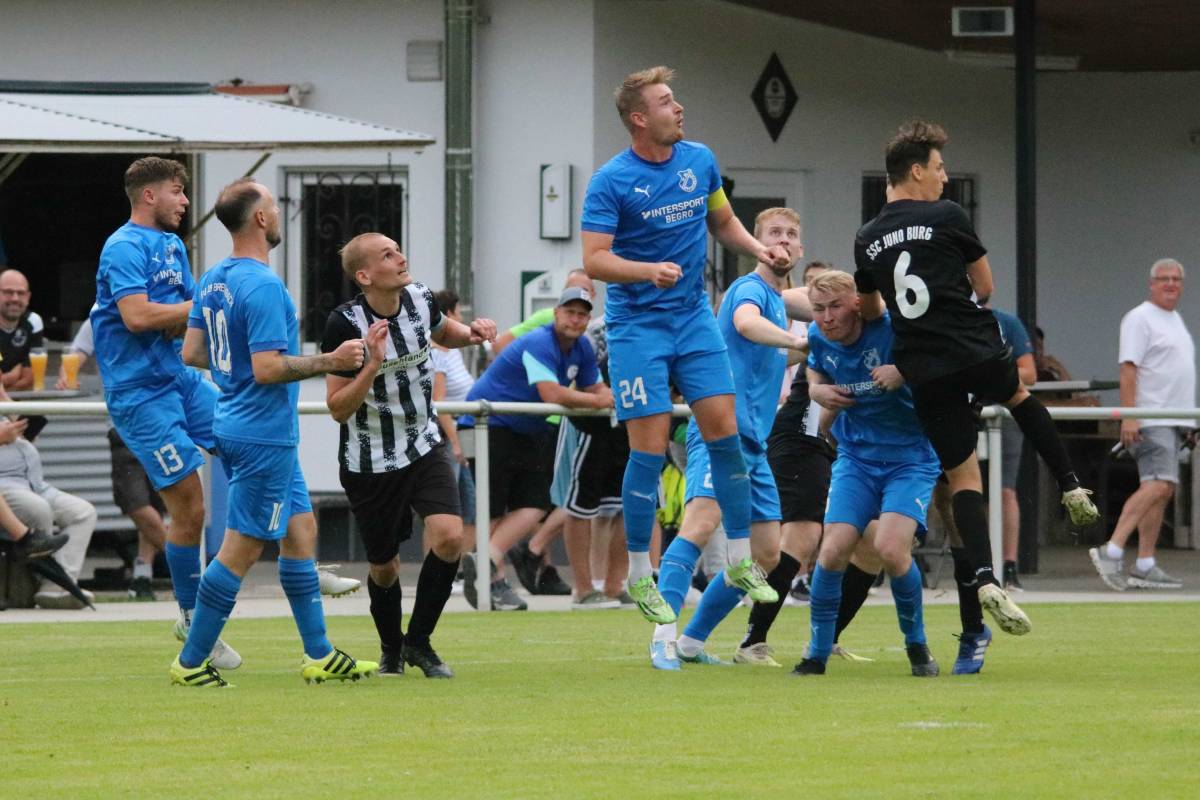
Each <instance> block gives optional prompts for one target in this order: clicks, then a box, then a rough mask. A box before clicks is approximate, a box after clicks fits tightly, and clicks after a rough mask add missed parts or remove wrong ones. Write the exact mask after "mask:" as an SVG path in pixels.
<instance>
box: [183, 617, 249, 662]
mask: <svg viewBox="0 0 1200 800" xmlns="http://www.w3.org/2000/svg"><path fill="white" fill-rule="evenodd" d="M191 626H192V618H191V615H190V614H188V613H187V612H186V611H185V612H183V613H181V614H180V615H179V619H177V620H176V621H175V638H176V639H178V640H179V641H181V642H186V641H187V637H188V630H189V629H190V628H191ZM208 660H209V661H210V662H212V665H213V666H214V667H216V668H217V669H237V668H238V667H240V666H241V665H242V657H241V655H239V654H238V651H237V650H234V649H233V648H232V647H230V646H229V645H227V644H225V640H224V639H217V643H216V644H214V645H213V649H212V652H211V653H209V654H208Z"/></svg>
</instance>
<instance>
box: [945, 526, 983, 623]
mask: <svg viewBox="0 0 1200 800" xmlns="http://www.w3.org/2000/svg"><path fill="white" fill-rule="evenodd" d="M950 554H951V555H952V556H953V557H954V582H955V584H957V585H958V616H959V619H960V620H961V621H962V629H963V633H983V608H982V607H981V606H980V605H979V581H978V580H977V579H976V578H975V570H974V569H973V568H972V567H971V560H970V559H969V558H967V551H966V550H964V549H963V548H961V547H951V548H950Z"/></svg>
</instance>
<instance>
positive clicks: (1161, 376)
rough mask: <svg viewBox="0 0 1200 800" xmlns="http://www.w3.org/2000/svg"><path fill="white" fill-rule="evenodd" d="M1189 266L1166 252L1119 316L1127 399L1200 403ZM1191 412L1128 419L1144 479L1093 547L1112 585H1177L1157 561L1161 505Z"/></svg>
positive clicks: (1142, 403) (1127, 436) (1143, 404)
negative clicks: (1140, 297)
mask: <svg viewBox="0 0 1200 800" xmlns="http://www.w3.org/2000/svg"><path fill="white" fill-rule="evenodd" d="M1183 274H1184V273H1183V265H1182V264H1180V263H1179V262H1178V261H1176V260H1175V259H1173V258H1162V259H1159V260H1158V261H1155V262H1154V266H1152V267H1151V268H1150V299H1149V300H1147V301H1145V302H1143V303H1142V304H1141V305H1139V306H1137V307H1136V308H1134V309H1133V310H1132V311H1130V312H1129V313H1128V314H1126V315H1125V316H1124V318H1122V320H1121V340H1120V349H1119V354H1118V360H1119V361H1120V364H1121V372H1120V377H1121V405H1122V406H1124V407H1126V408H1128V407H1131V406H1136V407H1138V408H1191V407H1192V406H1194V405H1195V403H1196V347H1195V343H1194V342H1193V341H1192V335H1191V334H1190V333H1189V332H1188V329H1187V326H1186V325H1185V324H1184V322H1183V317H1182V316H1180V314H1179V312H1178V311H1177V310H1176V308H1177V306H1178V305H1179V299H1180V297H1181V296H1182V295H1183ZM1195 427H1196V423H1195V421H1194V420H1190V419H1141V420H1139V419H1123V420H1121V445H1122V446H1123V447H1125V448H1126V449H1127V450H1129V452H1130V453H1131V454H1132V455H1133V457H1134V458H1135V459H1137V465H1138V477H1139V478H1140V480H1141V485H1140V486H1138V489H1137V491H1136V492H1134V493H1133V494H1132V495H1130V496H1129V499H1128V500H1126V501H1125V505H1124V506H1123V507H1122V508H1121V516H1120V517H1118V518H1117V525H1116V527H1115V528H1113V532H1112V536H1111V537H1110V538H1109V540H1108V542H1107V543H1105V544H1103V545H1101V546H1100V547H1093V548H1092V549H1090V550H1089V551H1088V555H1089V556H1091V559H1092V563H1093V564H1094V565H1095V567H1096V571H1097V572H1098V573H1100V578H1101V579H1102V580H1103V581H1104V582H1105V584H1107V585H1108V587H1109V588H1110V589H1115V590H1116V591H1118V592H1120V591H1124V590H1125V589H1126V588H1128V587H1135V588H1142V589H1179V588H1182V587H1183V583H1182V582H1181V581H1180V580H1179V579H1178V578H1173V577H1171V576H1170V575H1168V574H1167V573H1166V572H1164V571H1163V569H1162V568H1161V567H1159V566H1158V563H1157V562H1156V560H1155V555H1154V554H1155V549H1156V547H1157V544H1158V535H1159V532H1160V530H1161V528H1162V520H1163V512H1165V511H1166V508H1167V503H1168V502H1169V501H1170V500H1171V498H1172V497H1174V496H1175V486H1176V485H1177V484H1178V483H1179V448H1180V446H1181V445H1182V444H1183V442H1184V439H1185V438H1187V439H1188V440H1189V441H1191V440H1192V439H1194V437H1195ZM1134 530H1136V531H1137V532H1138V554H1137V560H1136V561H1135V562H1134V564H1133V566H1132V567H1130V569H1129V573H1128V574H1126V573H1125V565H1124V556H1125V543H1126V542H1127V541H1129V537H1130V535H1131V534H1132V533H1133V532H1134Z"/></svg>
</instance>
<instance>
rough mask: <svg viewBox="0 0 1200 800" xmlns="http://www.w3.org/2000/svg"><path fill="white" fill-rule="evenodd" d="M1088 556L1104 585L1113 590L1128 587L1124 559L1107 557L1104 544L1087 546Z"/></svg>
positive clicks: (1120, 590)
mask: <svg viewBox="0 0 1200 800" xmlns="http://www.w3.org/2000/svg"><path fill="white" fill-rule="evenodd" d="M1088 556H1089V557H1090V558H1091V559H1092V565H1093V566H1094V567H1095V568H1096V572H1097V573H1098V574H1099V575H1100V580H1102V581H1104V585H1105V586H1107V587H1108V588H1110V589H1112V590H1113V591H1114V592H1123V591H1125V590H1126V589H1127V588H1128V587H1129V581H1128V580H1127V579H1126V577H1125V560H1124V559H1122V558H1109V557H1108V551H1107V548H1106V547H1105V546H1104V545H1100V546H1099V547H1091V548H1088Z"/></svg>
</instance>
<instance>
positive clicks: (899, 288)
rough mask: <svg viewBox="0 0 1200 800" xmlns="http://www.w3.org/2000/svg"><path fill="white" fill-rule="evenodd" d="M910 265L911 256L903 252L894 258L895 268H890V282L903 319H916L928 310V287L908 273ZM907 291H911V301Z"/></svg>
mask: <svg viewBox="0 0 1200 800" xmlns="http://www.w3.org/2000/svg"><path fill="white" fill-rule="evenodd" d="M911 265H912V256H911V255H909V254H908V253H907V252H904V253H901V254H900V257H899V258H898V259H896V268H895V269H894V270H892V282H893V283H894V284H895V287H896V305H897V307H899V309H900V313H901V314H903V315H904V317H905V319H916V318H917V317H919V316H921V315H922V314H924V313H925V312H926V311H928V310H929V287H928V286H926V285H925V281H923V280H921V279H920V278H919V277H917V276H916V275H909V274H908V268H909V267H910V266H911ZM909 292H912V293H913V297H914V299H913V301H912V302H909V300H908V293H909Z"/></svg>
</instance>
